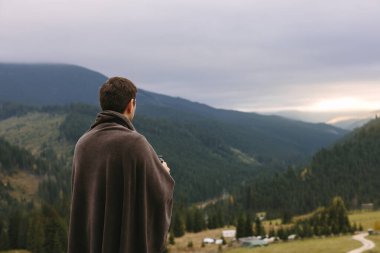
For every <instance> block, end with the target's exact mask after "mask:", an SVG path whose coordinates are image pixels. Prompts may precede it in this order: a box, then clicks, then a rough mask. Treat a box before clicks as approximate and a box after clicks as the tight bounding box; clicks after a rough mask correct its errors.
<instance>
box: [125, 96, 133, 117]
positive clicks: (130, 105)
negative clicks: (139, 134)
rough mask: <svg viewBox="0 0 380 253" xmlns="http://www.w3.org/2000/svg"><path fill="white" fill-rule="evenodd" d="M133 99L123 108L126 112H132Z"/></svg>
mask: <svg viewBox="0 0 380 253" xmlns="http://www.w3.org/2000/svg"><path fill="white" fill-rule="evenodd" d="M132 103H133V99H131V100H130V101H129V103H128V105H127V107H126V108H125V110H126V112H127V113H128V114H131V113H132V110H133V104H132Z"/></svg>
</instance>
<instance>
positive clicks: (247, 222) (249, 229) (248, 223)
mask: <svg viewBox="0 0 380 253" xmlns="http://www.w3.org/2000/svg"><path fill="white" fill-rule="evenodd" d="M252 235H253V230H252V220H251V215H250V214H247V215H246V219H245V226H244V236H252Z"/></svg>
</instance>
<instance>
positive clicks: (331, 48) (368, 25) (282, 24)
mask: <svg viewBox="0 0 380 253" xmlns="http://www.w3.org/2000/svg"><path fill="white" fill-rule="evenodd" d="M378 13H380V2H378V1H359V0H346V1H343V0H334V1H327V0H322V1H309V0H288V1H281V0H265V1H264V0H254V1H252V0H235V1H227V0H208V1H204V0H203V1H200V0H191V1H190V0H182V1H177V0H162V1H153V0H140V1H137V0H130V1H101V0H93V1H89V0H78V1H68V0H55V1H48V0H33V1H32V0H23V1H21V0H3V1H1V2H0V25H1V29H0V40H1V43H2V46H1V48H0V58H1V59H2V61H19V62H20V61H26V62H33V61H39V62H41V61H43V62H66V63H74V64H79V65H83V66H85V67H89V68H93V69H95V70H98V71H100V72H102V73H104V74H106V75H109V76H111V75H126V76H128V77H129V78H131V79H132V80H134V81H135V82H136V83H137V84H138V85H139V86H141V87H142V88H145V89H148V90H152V91H157V92H160V93H164V94H168V95H174V96H181V97H185V98H188V99H191V100H197V101H200V102H204V103H207V104H210V105H213V106H216V107H222V108H234V109H244V110H252V111H254V110H268V109H270V108H284V109H286V108H295V107H302V106H306V105H308V104H310V103H313V102H317V101H318V99H320V98H321V97H323V96H326V94H328V96H332V95H334V96H335V97H337V98H339V97H349V96H351V95H352V94H351V93H356V94H358V92H356V91H355V90H359V91H360V90H361V88H362V86H361V84H362V83H366V85H367V90H373V91H374V90H376V91H377V90H378V89H377V86H379V81H380V74H379V73H380V71H379V70H380V48H379V47H378V45H379V44H380V33H378V31H379V30H380V27H379V26H380V25H379V24H380V22H378V21H379V20H378ZM347 83H349V84H350V85H349V86H350V89H345V88H342V85H343V86H344V85H346V84H347ZM331 86H333V87H339V88H336V89H334V88H331ZM331 90H334V93H333V92H332V91H331ZM348 90H354V91H353V92H351V93H349V92H348ZM359 93H360V92H359ZM360 94H361V95H360V97H359V98H358V99H361V100H369V99H371V98H370V95H371V92H362V93H360ZM372 94H373V92H372Z"/></svg>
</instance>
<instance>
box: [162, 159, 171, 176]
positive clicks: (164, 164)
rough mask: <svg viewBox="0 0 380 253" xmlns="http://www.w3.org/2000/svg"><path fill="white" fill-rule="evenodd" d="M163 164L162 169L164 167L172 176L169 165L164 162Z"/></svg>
mask: <svg viewBox="0 0 380 253" xmlns="http://www.w3.org/2000/svg"><path fill="white" fill-rule="evenodd" d="M161 163H162V167H164V169H165V170H166V171H167V172H168V173H169V174H170V168H169V167H168V164H167V163H166V162H165V161H164V160H162V161H161Z"/></svg>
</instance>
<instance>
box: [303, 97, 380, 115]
mask: <svg viewBox="0 0 380 253" xmlns="http://www.w3.org/2000/svg"><path fill="white" fill-rule="evenodd" d="M378 108H380V103H375V102H369V101H364V100H362V99H359V98H353V97H343V98H335V99H323V100H320V101H318V102H317V103H315V104H312V105H311V106H310V107H308V110H309V111H317V112H318V111H319V112H326V111H350V110H356V111H370V110H376V109H378Z"/></svg>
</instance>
